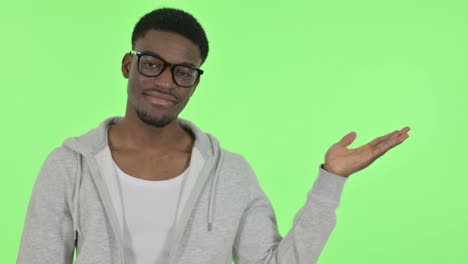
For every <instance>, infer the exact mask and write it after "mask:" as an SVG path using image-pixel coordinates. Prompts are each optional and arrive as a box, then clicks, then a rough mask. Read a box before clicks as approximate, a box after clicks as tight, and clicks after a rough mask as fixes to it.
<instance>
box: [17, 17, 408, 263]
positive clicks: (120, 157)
mask: <svg viewBox="0 0 468 264" xmlns="http://www.w3.org/2000/svg"><path fill="white" fill-rule="evenodd" d="M207 54H208V41H207V39H206V36H205V33H204V31H203V29H202V27H201V26H200V25H199V23H198V22H197V21H196V20H195V19H194V18H193V17H192V16H191V15H189V14H187V13H185V12H183V11H180V10H175V9H158V10H155V11H153V12H151V13H149V14H147V15H145V16H144V17H143V18H141V20H140V21H139V22H138V23H137V24H136V26H135V28H134V31H133V35H132V51H131V52H130V53H128V54H125V56H124V58H123V61H122V73H123V76H124V77H125V78H127V79H128V100H127V107H126V113H125V117H124V118H110V119H108V120H105V121H104V122H103V123H102V124H101V125H100V126H99V127H98V128H96V129H93V130H91V131H90V132H88V133H87V134H85V135H83V136H81V137H77V138H71V139H68V140H66V141H65V142H64V144H63V146H61V147H59V148H57V149H55V150H54V151H53V152H52V153H51V154H50V155H49V156H48V158H47V159H46V161H45V163H44V165H43V167H42V169H41V171H40V173H39V176H38V178H37V181H36V185H35V187H34V190H33V193H32V196H31V201H30V205H29V208H28V213H27V217H26V221H25V226H24V231H23V237H22V241H21V246H20V250H19V255H18V260H17V262H18V263H28V264H30V263H44V264H46V263H47V264H50V263H54V264H60V263H64V264H65V263H67V264H68V263H72V261H73V253H74V250H75V248H76V263H80V264H88V263H99V264H107V263H109V264H120V263H138V264H150V263H151V264H155V263H158V264H159V263H172V264H175V263H200V264H201V263H203V264H207V263H213V264H215V263H216V264H218V263H231V262H232V260H234V261H235V262H236V263H241V264H247V263H271V264H273V263H285V264H294V263H315V262H316V261H317V259H318V257H319V255H320V252H321V250H322V249H323V247H324V245H325V243H326V241H327V239H328V237H329V235H330V233H331V231H332V229H333V227H334V225H335V209H336V207H337V206H338V203H339V199H340V195H341V190H342V188H343V185H344V183H345V181H346V177H347V176H349V175H350V174H352V173H354V172H356V171H359V170H361V169H363V168H365V167H366V166H368V165H369V164H371V163H372V162H373V161H374V160H375V159H377V158H378V157H379V156H381V155H383V154H384V153H385V152H386V151H388V150H389V149H391V148H393V147H394V146H396V145H398V144H400V143H401V142H403V141H404V140H405V139H406V138H407V137H408V134H407V132H408V131H409V128H404V129H402V130H399V131H395V132H393V133H390V134H388V135H386V136H383V137H380V138H377V139H375V140H374V141H372V142H370V143H369V144H366V145H365V146H362V147H360V148H357V149H352V150H350V149H347V148H346V147H347V146H348V145H350V144H351V143H352V142H353V140H354V139H355V137H356V134H355V133H350V134H348V135H346V136H345V137H344V138H343V139H342V140H340V141H339V142H338V143H337V144H335V145H333V146H332V147H331V148H330V149H329V151H328V152H327V153H326V156H325V163H324V164H323V165H322V166H321V167H320V169H319V175H318V178H317V180H316V182H315V184H314V186H313V188H312V189H311V191H310V192H309V195H308V199H307V202H306V204H305V205H304V207H303V208H302V209H301V210H300V211H299V213H298V214H297V216H296V218H295V221H294V225H293V227H292V229H291V230H290V231H289V233H288V234H287V235H286V236H285V237H284V238H281V237H280V235H279V234H278V231H277V226H276V221H275V217H274V212H273V209H272V207H271V205H270V203H269V201H268V199H267V197H266V196H265V194H264V193H263V192H262V190H261V188H260V186H259V184H258V182H257V179H256V176H255V174H254V173H253V171H252V170H251V168H250V166H249V165H248V163H247V162H246V161H245V160H244V159H243V158H242V157H241V156H239V155H237V154H234V153H231V152H228V151H226V150H224V149H221V148H220V146H219V143H218V141H217V140H216V139H215V138H214V137H213V136H211V135H209V134H205V133H203V132H201V131H200V130H199V129H198V128H197V127H196V126H195V125H194V124H192V123H190V122H188V121H186V120H181V119H179V118H178V115H179V113H180V112H181V111H182V110H183V108H184V107H185V105H186V104H187V102H188V101H189V99H190V97H191V96H192V94H193V93H194V91H195V89H196V88H197V86H198V84H199V82H200V76H201V75H202V74H203V71H202V70H200V69H199V68H200V66H201V65H202V64H203V62H204V61H205V59H206V57H207Z"/></svg>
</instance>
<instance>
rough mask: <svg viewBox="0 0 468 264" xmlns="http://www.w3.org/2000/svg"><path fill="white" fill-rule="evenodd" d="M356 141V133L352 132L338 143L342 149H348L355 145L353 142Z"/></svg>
mask: <svg viewBox="0 0 468 264" xmlns="http://www.w3.org/2000/svg"><path fill="white" fill-rule="evenodd" d="M355 139H356V132H354V131H353V132H350V133H348V134H347V135H346V136H344V137H343V138H342V139H341V140H340V141H339V142H338V143H336V144H337V145H339V146H342V147H347V146H349V145H351V143H353V141H354V140H355Z"/></svg>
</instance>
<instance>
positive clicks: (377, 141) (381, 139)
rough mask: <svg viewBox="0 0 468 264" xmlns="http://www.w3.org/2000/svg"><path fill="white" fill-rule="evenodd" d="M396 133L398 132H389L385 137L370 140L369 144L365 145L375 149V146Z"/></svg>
mask: <svg viewBox="0 0 468 264" xmlns="http://www.w3.org/2000/svg"><path fill="white" fill-rule="evenodd" d="M396 133H398V130H395V131H393V132H391V133H388V134H386V135H384V136H381V137H378V138H376V139H374V140H372V141H371V142H369V143H367V144H368V145H370V146H372V147H375V146H377V145H378V144H380V143H381V142H383V141H385V140H387V139H389V138H390V137H391V136H393V135H395V134H396Z"/></svg>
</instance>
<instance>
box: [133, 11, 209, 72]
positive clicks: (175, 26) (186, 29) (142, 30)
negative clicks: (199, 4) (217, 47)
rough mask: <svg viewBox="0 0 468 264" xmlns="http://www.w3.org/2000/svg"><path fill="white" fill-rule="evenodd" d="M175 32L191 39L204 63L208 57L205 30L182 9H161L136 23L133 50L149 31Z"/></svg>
mask: <svg viewBox="0 0 468 264" xmlns="http://www.w3.org/2000/svg"><path fill="white" fill-rule="evenodd" d="M151 29H154V30H161V31H166V32H174V33H177V34H179V35H181V36H183V37H186V38H187V39H190V40H191V41H192V42H193V43H195V45H197V46H198V47H199V49H200V54H201V57H202V63H203V62H204V61H205V60H206V57H207V56H208V39H207V38H206V34H205V30H203V27H202V26H201V25H200V23H198V21H197V20H196V19H195V18H194V17H193V16H192V15H191V14H189V13H187V12H185V11H182V10H180V9H174V8H160V9H156V10H153V11H151V12H149V13H148V14H146V15H144V16H143V17H142V18H140V20H139V21H138V22H137V23H136V25H135V27H134V28H133V33H132V48H134V46H135V42H136V40H137V39H138V38H141V37H143V36H144V35H145V34H146V32H147V31H148V30H151Z"/></svg>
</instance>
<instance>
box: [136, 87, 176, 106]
mask: <svg viewBox="0 0 468 264" xmlns="http://www.w3.org/2000/svg"><path fill="white" fill-rule="evenodd" d="M143 95H144V96H145V98H146V99H148V101H150V102H151V103H152V104H154V105H159V106H171V105H174V104H175V103H176V102H177V99H176V98H175V97H174V96H172V95H170V94H166V93H161V92H158V91H154V90H152V91H146V92H144V93H143Z"/></svg>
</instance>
